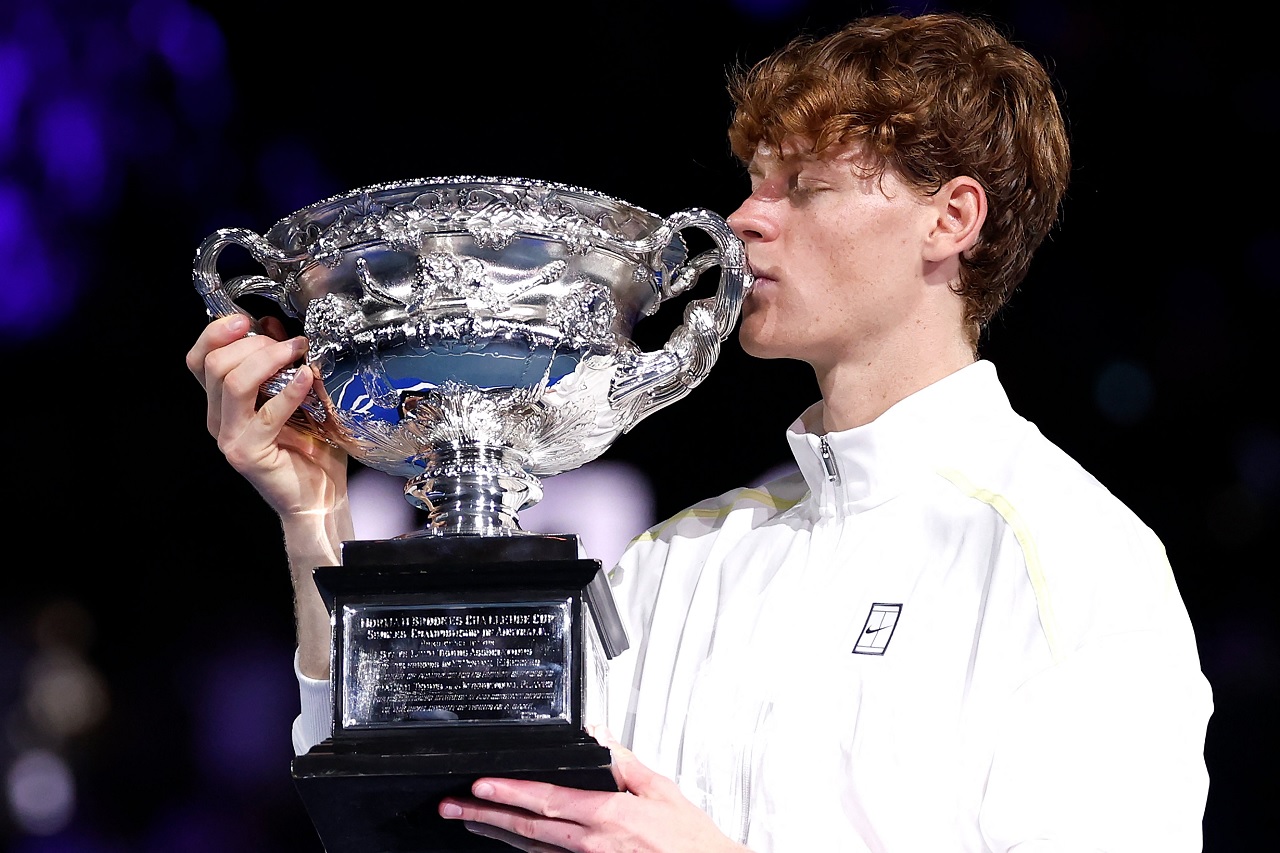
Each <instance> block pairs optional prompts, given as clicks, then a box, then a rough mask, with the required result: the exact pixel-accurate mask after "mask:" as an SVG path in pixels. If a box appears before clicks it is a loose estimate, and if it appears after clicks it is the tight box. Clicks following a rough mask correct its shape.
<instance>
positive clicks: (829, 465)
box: [818, 435, 840, 483]
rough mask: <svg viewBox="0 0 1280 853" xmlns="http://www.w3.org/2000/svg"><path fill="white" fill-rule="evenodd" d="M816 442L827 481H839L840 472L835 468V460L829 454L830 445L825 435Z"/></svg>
mask: <svg viewBox="0 0 1280 853" xmlns="http://www.w3.org/2000/svg"><path fill="white" fill-rule="evenodd" d="M818 444H819V448H820V450H821V455H822V470H823V471H825V472H826V474H827V482H828V483H839V482H840V472H839V471H838V470H836V460H835V457H834V456H832V455H831V445H830V444H828V443H827V437H826V436H825V435H824V436H822V437H821V438H819V439H818Z"/></svg>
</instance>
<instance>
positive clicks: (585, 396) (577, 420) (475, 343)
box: [194, 177, 750, 534]
mask: <svg viewBox="0 0 1280 853" xmlns="http://www.w3.org/2000/svg"><path fill="white" fill-rule="evenodd" d="M695 228H696V229H700V230H702V231H703V232H705V233H706V234H708V235H709V236H710V237H711V238H712V240H713V241H714V242H715V244H716V248H715V249H714V250H709V251H706V252H703V253H702V254H700V255H698V256H696V257H694V258H689V257H688V256H687V249H686V246H685V243H684V241H683V239H682V238H681V236H680V235H681V232H682V231H683V230H685V229H695ZM230 244H238V245H242V246H244V247H245V248H247V249H248V250H249V251H250V253H251V254H253V256H254V257H255V259H257V260H259V261H260V262H261V263H262V264H263V266H264V268H265V269H266V270H267V272H268V275H267V276H242V277H239V278H237V279H233V280H232V281H230V282H226V283H224V282H223V281H222V280H221V278H220V277H219V276H218V274H217V271H216V260H217V256H218V254H219V252H220V251H221V250H222V249H223V248H224V247H225V246H227V245H230ZM744 261H745V257H744V253H743V250H742V245H741V243H740V242H739V241H738V240H737V238H736V237H734V236H733V234H732V232H731V231H730V230H729V228H728V226H727V224H726V223H725V222H724V220H723V219H721V218H720V217H719V216H717V215H715V214H713V213H710V212H709V211H705V210H701V209H696V208H695V209H689V210H684V211H680V212H678V213H676V214H674V215H673V216H671V217H668V218H667V219H665V220H664V219H662V218H660V217H657V216H655V215H653V214H652V213H649V212H647V211H645V210H643V209H641V208H638V207H635V206H634V205H630V204H627V203H625V202H622V201H619V200H617V199H613V198H610V197H609V196H606V195H603V194H601V193H597V192H594V191H591V190H586V189H582V188H580V187H572V186H567V185H563V184H551V183H547V182H539V181H531V180H525V179H519V178H475V177H458V178H444V179H432V180H425V181H401V182H395V183H387V184H379V185H375V186H370V187H366V188H364V189H361V190H357V191H355V192H352V193H348V194H345V195H341V196H335V197H332V198H329V199H325V200H323V201H320V202H317V203H316V204H313V205H310V206H309V207H306V208H303V209H302V210H300V211H297V212H296V213H294V214H292V215H290V216H288V217H286V218H285V219H283V220H281V221H280V222H278V223H277V224H276V225H275V226H274V227H273V228H272V229H271V230H270V231H268V232H267V234H266V236H265V237H259V236H258V235H256V234H254V233H252V232H249V231H246V230H245V229H222V230H220V231H218V232H215V234H213V235H211V236H210V237H209V238H207V239H206V241H205V243H204V244H203V245H202V246H201V247H200V250H199V251H198V252H197V258H196V264H195V268H194V276H195V279H196V284H197V289H198V291H199V292H200V293H201V294H202V296H203V297H204V299H205V302H206V307H207V308H208V310H209V313H210V316H221V315H224V314H226V313H228V312H230V311H234V310H236V306H235V305H234V300H235V299H236V298H237V297H238V296H240V295H244V294H247V293H254V294H257V295H264V296H267V297H268V298H270V299H273V300H275V301H276V302H277V303H279V304H280V306H281V308H282V309H283V310H284V311H285V312H286V313H288V314H289V315H291V316H294V317H299V318H301V319H302V321H303V330H304V332H305V334H306V335H307V337H308V338H309V341H310V348H309V351H308V354H307V361H308V362H309V364H310V365H311V366H312V367H314V368H316V369H317V372H318V373H319V375H320V378H321V380H322V382H321V384H322V386H323V388H322V389H318V390H317V392H316V393H315V394H313V395H312V397H311V398H309V399H308V401H307V402H306V403H305V404H304V405H303V406H302V407H301V409H300V410H299V412H298V414H296V415H295V424H296V425H297V426H298V427H299V428H302V429H305V430H309V431H311V432H312V433H313V434H315V435H316V436H318V437H320V438H322V439H324V440H326V441H329V442H331V443H333V444H336V445H338V446H339V447H342V448H343V449H345V450H346V451H347V452H349V453H350V454H351V455H352V457H353V458H355V459H357V460H358V461H360V462H361V463H363V464H365V465H368V466H370V467H373V468H377V469H379V470H382V471H384V472H387V473H390V474H394V475H397V476H403V477H405V478H406V479H407V480H408V482H407V483H406V486H405V494H406V498H408V499H409V500H410V501H411V502H412V503H415V504H416V505H418V506H421V507H422V508H424V509H426V510H428V512H429V513H430V514H431V518H432V521H431V527H432V528H433V529H435V530H444V531H446V532H448V531H453V532H460V533H481V534H485V533H495V532H503V531H510V530H511V529H513V528H518V525H517V524H516V521H515V517H516V513H517V511H518V510H519V509H521V508H522V507H523V506H528V505H531V504H532V503H535V502H536V501H537V500H538V499H539V498H540V496H541V487H540V485H539V482H538V480H539V478H540V477H544V476H549V475H553V474H556V473H559V472H561V471H567V470H569V469H571V468H575V467H578V466H579V465H582V464H584V463H586V462H589V461H591V460H592V459H594V458H596V457H597V456H599V455H600V454H601V453H603V452H604V450H605V449H607V448H608V446H609V445H610V444H611V443H612V442H613V441H614V439H616V438H617V436H619V435H620V434H621V433H622V432H624V431H626V430H627V429H630V428H631V426H633V425H634V424H635V423H636V422H637V421H639V420H640V419H641V418H643V417H645V416H647V415H648V414H650V413H652V412H654V411H656V410H657V409H659V408H661V407H662V406H665V405H667V404H669V403H671V402H673V401H674V400H677V399H679V398H680V397H682V396H683V395H684V394H686V393H688V391H689V390H690V389H691V388H692V387H694V386H695V385H696V384H697V383H698V382H701V381H702V379H703V378H704V377H705V376H706V374H707V372H708V371H709V370H710V367H711V365H712V363H714V361H715V359H716V357H717V355H718V353H719V345H720V341H722V340H723V339H724V338H725V337H727V336H728V334H729V333H730V332H731V329H732V327H733V325H734V323H735V321H736V318H737V314H738V309H739V306H740V304H741V300H742V297H743V293H744V290H745V288H746V287H747V286H748V284H749V282H750V277H749V274H748V273H747V272H746V271H745V270H744ZM712 268H718V269H719V278H720V281H719V284H718V288H717V297H716V298H715V299H714V300H703V302H702V303H699V304H698V305H697V306H694V307H691V308H690V310H688V311H686V314H685V322H684V324H683V325H682V326H680V327H679V328H678V329H677V330H676V331H675V332H674V333H673V334H672V336H671V338H670V340H669V342H668V343H667V345H666V346H665V347H663V349H662V350H660V351H657V352H652V353H647V352H646V353H642V352H640V351H639V350H638V349H637V347H636V346H635V344H634V343H633V342H632V341H631V332H632V328H633V326H634V324H635V323H636V322H637V321H638V320H640V319H641V318H642V317H645V316H648V315H650V314H652V313H654V311H655V310H656V309H657V307H658V305H659V304H661V303H662V302H663V300H665V299H667V298H670V297H671V296H673V295H675V294H678V293H682V292H684V291H685V290H687V289H688V288H689V287H691V286H692V285H693V283H694V282H695V281H696V280H697V279H698V278H699V276H701V275H702V273H703V272H705V271H707V270H709V269H712ZM280 381H287V380H283V379H282V380H280ZM272 382H277V380H276V379H274V378H273V380H272ZM279 387H283V385H281V384H278V382H277V384H275V385H272V383H270V382H269V383H267V384H265V385H264V390H265V391H266V392H267V393H271V388H279Z"/></svg>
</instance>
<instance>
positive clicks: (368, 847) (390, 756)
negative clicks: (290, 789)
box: [293, 732, 618, 853]
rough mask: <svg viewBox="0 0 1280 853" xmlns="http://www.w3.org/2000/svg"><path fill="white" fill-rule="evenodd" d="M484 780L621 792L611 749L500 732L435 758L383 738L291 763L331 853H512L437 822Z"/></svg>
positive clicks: (323, 747) (324, 749)
mask: <svg viewBox="0 0 1280 853" xmlns="http://www.w3.org/2000/svg"><path fill="white" fill-rule="evenodd" d="M349 748H351V749H353V750H354V751H348V749H349ZM481 776H499V777H503V778H507V779H534V780H537V781H541V782H551V783H553V784H556V785H565V786H567V787H573V788H582V789H586V790H595V791H616V790H618V789H617V785H616V783H615V782H614V778H613V772H612V770H611V769H610V759H609V750H608V749H606V748H605V747H603V746H601V745H600V744H598V743H597V742H596V741H594V740H591V739H589V738H587V737H586V736H585V735H583V736H582V739H574V741H573V742H566V739H561V740H559V742H550V741H549V742H548V743H547V744H546V745H545V746H534V745H531V744H530V743H529V738H528V736H527V734H525V733H520V734H518V735H516V736H515V737H512V736H511V735H510V734H503V733H497V732H495V733H494V734H493V736H492V737H490V738H486V739H485V741H484V746H483V747H481V746H479V745H477V746H475V747H472V748H466V747H464V748H460V749H457V750H454V751H449V752H434V753H431V754H421V753H412V752H397V751H396V750H395V748H394V746H393V742H392V741H390V740H388V739H385V738H375V739H371V740H370V741H369V742H364V743H360V744H352V745H351V746H350V747H348V746H347V745H346V744H340V745H337V746H335V744H334V742H333V741H331V740H330V741H325V742H323V743H321V744H319V745H318V746H316V747H315V748H313V749H312V750H311V751H310V752H308V753H307V754H306V755H300V756H298V757H296V758H295V759H294V761H293V780H294V785H295V786H296V787H297V790H298V793H299V794H300V796H301V797H302V799H303V800H304V801H305V802H306V803H307V808H308V810H309V812H310V814H311V819H312V824H313V825H314V826H315V829H316V833H317V834H318V835H319V837H320V842H321V844H323V845H324V849H325V853H476V852H477V851H491V853H498V851H506V853H510V851H511V849H512V848H511V847H510V846H508V845H507V844H505V843H503V842H500V841H496V840H494V839H491V838H486V837H485V836H482V835H477V834H475V833H473V832H470V831H469V830H467V829H466V827H465V826H463V824H462V821H458V820H445V819H444V818H442V817H440V814H439V806H440V800H441V799H443V798H444V797H446V796H450V795H456V796H464V797H465V796H469V795H470V791H471V785H472V783H473V782H474V781H475V780H476V779H478V778H480V777H481Z"/></svg>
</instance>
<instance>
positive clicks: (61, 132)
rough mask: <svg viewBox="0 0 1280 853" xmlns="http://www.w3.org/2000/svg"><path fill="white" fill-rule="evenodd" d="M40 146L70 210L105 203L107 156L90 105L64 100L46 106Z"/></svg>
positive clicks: (55, 187) (39, 126) (38, 140)
mask: <svg viewBox="0 0 1280 853" xmlns="http://www.w3.org/2000/svg"><path fill="white" fill-rule="evenodd" d="M36 146H37V150H38V152H39V155H40V157H41V159H42V160H43V161H44V168H45V176H46V177H47V178H48V180H49V183H50V185H51V189H52V190H53V191H54V192H56V193H58V195H59V197H60V198H61V199H62V200H63V201H64V202H66V203H67V204H68V206H69V207H71V208H74V209H77V210H81V211H88V210H93V209H95V208H97V207H98V206H99V205H100V204H101V202H102V200H103V193H104V190H105V188H106V176H107V175H106V173H107V153H106V150H105V145H104V142H103V138H102V133H101V130H100V128H99V126H98V120H97V117H96V115H95V111H94V109H93V108H92V107H91V106H90V105H89V104H87V103H85V102H84V101H82V100H79V99H74V98H64V99H61V100H57V101H52V102H50V103H49V104H48V105H46V106H45V107H44V109H43V110H41V112H40V115H39V118H38V120H37V130H36Z"/></svg>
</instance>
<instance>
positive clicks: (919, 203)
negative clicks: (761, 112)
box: [729, 146, 930, 370]
mask: <svg viewBox="0 0 1280 853" xmlns="http://www.w3.org/2000/svg"><path fill="white" fill-rule="evenodd" d="M782 154H783V156H781V157H779V156H777V155H775V154H773V153H772V152H770V151H768V150H764V149H762V150H761V151H759V152H757V154H756V156H755V158H754V159H753V160H752V162H751V164H750V168H749V172H750V175H751V195H750V196H748V198H747V199H746V200H745V201H744V202H743V203H742V205H741V206H740V207H739V208H738V209H737V210H736V211H735V212H734V213H733V214H732V215H731V216H730V217H729V224H730V226H731V227H732V228H733V231H734V233H735V234H737V235H738V237H739V238H741V239H742V241H743V242H744V243H745V244H746V247H747V259H748V261H749V262H750V264H751V268H752V271H753V272H754V274H755V284H754V285H753V286H752V289H751V291H750V293H749V294H748V295H747V298H746V300H745V302H744V303H743V308H742V324H741V328H740V331H739V339H740V340H741V342H742V346H743V349H744V350H746V352H748V353H750V354H751V355H754V356H758V357H760V358H794V359H799V360H801V361H805V362H808V363H809V364H812V365H813V366H814V367H815V368H816V369H818V370H825V369H828V368H830V367H833V366H834V365H835V364H837V363H839V362H841V361H844V360H847V359H863V360H866V359H871V358H874V357H875V355H876V353H877V352H878V351H879V345H884V344H886V343H887V342H890V341H892V340H893V335H894V332H895V331H896V330H898V329H900V327H902V326H903V324H905V323H907V322H909V320H910V317H911V316H912V312H913V311H914V310H915V309H916V308H917V307H918V301H919V299H920V288H919V287H918V283H919V281H920V279H921V276H922V270H923V260H922V254H921V245H922V241H923V239H924V237H925V236H926V235H927V234H928V229H929V227H930V208H929V207H928V205H927V204H926V200H924V199H922V198H921V197H920V196H919V195H918V194H917V193H916V191H915V190H914V189H912V188H911V187H909V186H908V185H907V184H905V183H903V182H902V181H901V180H900V179H899V178H898V177H897V176H896V175H895V174H894V173H893V172H892V171H886V172H885V174H884V175H883V176H882V177H867V176H865V175H864V174H863V173H862V172H861V171H860V170H859V168H858V166H859V164H860V163H865V161H863V160H861V158H860V155H859V151H858V149H857V148H856V147H853V146H845V147H842V148H839V149H837V150H835V151H833V152H826V153H824V154H823V156H821V157H815V156H813V155H811V154H806V153H803V151H802V150H801V149H798V148H797V147H793V146H787V147H784V148H783V152H782Z"/></svg>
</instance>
